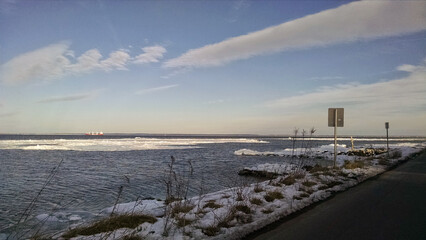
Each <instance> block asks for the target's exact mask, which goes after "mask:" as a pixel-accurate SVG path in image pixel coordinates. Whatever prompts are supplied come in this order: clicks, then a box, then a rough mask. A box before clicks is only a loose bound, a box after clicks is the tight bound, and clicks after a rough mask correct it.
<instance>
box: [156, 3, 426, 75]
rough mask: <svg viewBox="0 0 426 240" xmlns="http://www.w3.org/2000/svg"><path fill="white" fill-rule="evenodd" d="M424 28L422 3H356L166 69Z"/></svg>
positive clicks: (195, 52)
mask: <svg viewBox="0 0 426 240" xmlns="http://www.w3.org/2000/svg"><path fill="white" fill-rule="evenodd" d="M425 29H426V1H359V2H358V1H357V2H352V3H349V4H346V5H342V6H340V7H338V8H335V9H330V10H325V11H322V12H319V13H316V14H312V15H308V16H305V17H302V18H299V19H296V20H293V21H289V22H285V23H282V24H280V25H277V26H273V27H268V28H266V29H263V30H260V31H257V32H252V33H249V34H246V35H242V36H237V37H233V38H230V39H227V40H224V41H222V42H219V43H215V44H211V45H206V46H204V47H201V48H197V49H191V50H189V51H187V52H186V53H184V54H183V55H181V56H179V57H177V58H173V59H170V60H168V61H166V62H165V63H164V64H163V66H164V67H166V68H194V67H211V66H218V65H222V64H225V63H228V62H231V61H235V60H239V59H246V58H250V57H253V56H257V55H262V54H267V53H274V52H282V51H286V50H290V49H304V48H309V47H315V46H327V45H331V44H337V43H344V42H353V41H358V40H368V39H376V38H381V37H387V36H395V35H401V34H408V33H412V32H417V31H422V30H425Z"/></svg>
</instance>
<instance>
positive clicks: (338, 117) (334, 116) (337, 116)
mask: <svg viewBox="0 0 426 240" xmlns="http://www.w3.org/2000/svg"><path fill="white" fill-rule="evenodd" d="M343 117H344V109H343V108H329V109H328V126H329V127H334V162H333V166H334V167H336V158H337V127H343Z"/></svg>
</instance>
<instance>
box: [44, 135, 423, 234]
mask: <svg viewBox="0 0 426 240" xmlns="http://www.w3.org/2000/svg"><path fill="white" fill-rule="evenodd" d="M425 146H426V144H425V143H423V144H419V145H413V144H405V145H404V144H402V145H398V146H396V145H394V146H392V149H391V151H390V153H389V155H388V154H386V153H385V154H380V155H375V156H369V157H360V156H349V155H348V154H347V152H348V151H349V149H348V148H346V146H343V145H341V146H339V151H340V152H341V153H342V154H341V155H339V156H338V166H339V167H338V168H336V169H333V168H331V167H323V166H319V165H316V166H315V165H313V164H311V167H309V168H300V167H299V166H298V164H299V163H300V162H298V161H301V160H303V159H304V158H303V157H301V158H297V159H295V162H294V163H293V164H259V165H257V166H248V167H247V169H251V170H257V171H265V172H272V173H279V174H281V175H282V176H277V177H276V178H274V179H271V180H267V181H263V182H258V183H255V184H251V185H246V186H240V187H234V188H230V189H225V190H222V191H218V192H214V193H209V194H204V195H201V196H197V197H193V198H190V199H187V200H181V201H175V202H171V203H169V204H168V205H166V204H165V202H164V201H160V200H140V201H135V202H130V203H123V204H118V205H116V206H115V207H110V208H106V209H103V210H102V211H101V212H102V214H103V215H105V216H108V215H109V214H110V213H111V212H112V211H114V213H115V214H144V215H150V216H153V217H155V218H156V222H155V223H148V222H145V223H143V224H140V225H139V226H138V227H136V228H121V229H117V230H114V231H112V232H108V233H105V232H104V233H99V234H95V235H90V236H77V237H74V238H73V239H120V238H122V237H124V236H139V237H141V238H143V239H206V238H207V239H238V238H241V237H242V236H245V235H247V234H249V233H251V232H253V231H256V230H258V229H260V228H263V227H264V226H266V225H268V224H270V223H273V222H275V221H277V220H279V219H280V218H282V217H284V216H287V215H289V214H291V213H293V212H296V211H298V210H300V209H302V208H304V207H306V206H308V205H310V204H312V203H315V202H317V201H320V200H324V199H326V198H328V197H330V196H331V195H332V194H333V193H335V192H339V191H344V190H345V189H347V188H349V187H352V186H354V185H356V184H358V183H360V182H362V181H364V180H366V179H368V178H371V177H373V176H376V175H377V174H380V173H382V172H384V171H386V169H388V168H389V167H391V166H393V165H396V164H398V163H400V162H403V161H405V160H408V159H409V158H410V156H412V155H413V154H415V153H417V152H420V151H422V150H423V149H424V148H425ZM329 148H330V146H322V147H319V148H316V149H312V153H313V155H314V156H323V157H324V158H328V157H330V156H331V152H332V151H330V149H329ZM300 151H302V150H300ZM290 153H291V152H289V150H288V149H286V150H283V151H277V152H256V151H253V150H249V149H242V150H238V151H235V154H237V155H241V156H244V155H262V156H267V155H269V154H271V155H274V156H276V155H280V156H285V155H287V154H290ZM311 159H314V158H311ZM312 161H313V162H312V163H314V160H312ZM312 166H313V167H312ZM166 206H167V208H166ZM170 212H173V214H169V213H170ZM40 217H45V218H48V219H50V220H52V219H54V218H53V217H52V216H47V215H46V216H40ZM165 226H167V227H165ZM165 230H166V232H167V234H165ZM56 237H57V238H60V235H57V236H56Z"/></svg>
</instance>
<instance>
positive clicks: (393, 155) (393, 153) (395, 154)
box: [389, 150, 402, 159]
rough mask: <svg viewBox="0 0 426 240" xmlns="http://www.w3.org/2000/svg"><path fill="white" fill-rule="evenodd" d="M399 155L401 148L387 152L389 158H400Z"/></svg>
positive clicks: (400, 154) (400, 155)
mask: <svg viewBox="0 0 426 240" xmlns="http://www.w3.org/2000/svg"><path fill="white" fill-rule="evenodd" d="M400 157H402V152H401V150H394V151H391V152H390V153H389V158H390V159H395V158H400Z"/></svg>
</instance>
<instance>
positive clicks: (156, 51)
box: [133, 45, 167, 64]
mask: <svg viewBox="0 0 426 240" xmlns="http://www.w3.org/2000/svg"><path fill="white" fill-rule="evenodd" d="M142 51H143V52H144V53H142V54H140V55H138V56H136V57H135V58H134V60H133V63H138V64H144V63H155V62H159V60H160V59H162V58H163V55H164V53H166V52H167V50H166V49H165V48H164V47H162V46H159V45H155V46H151V47H144V48H142Z"/></svg>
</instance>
